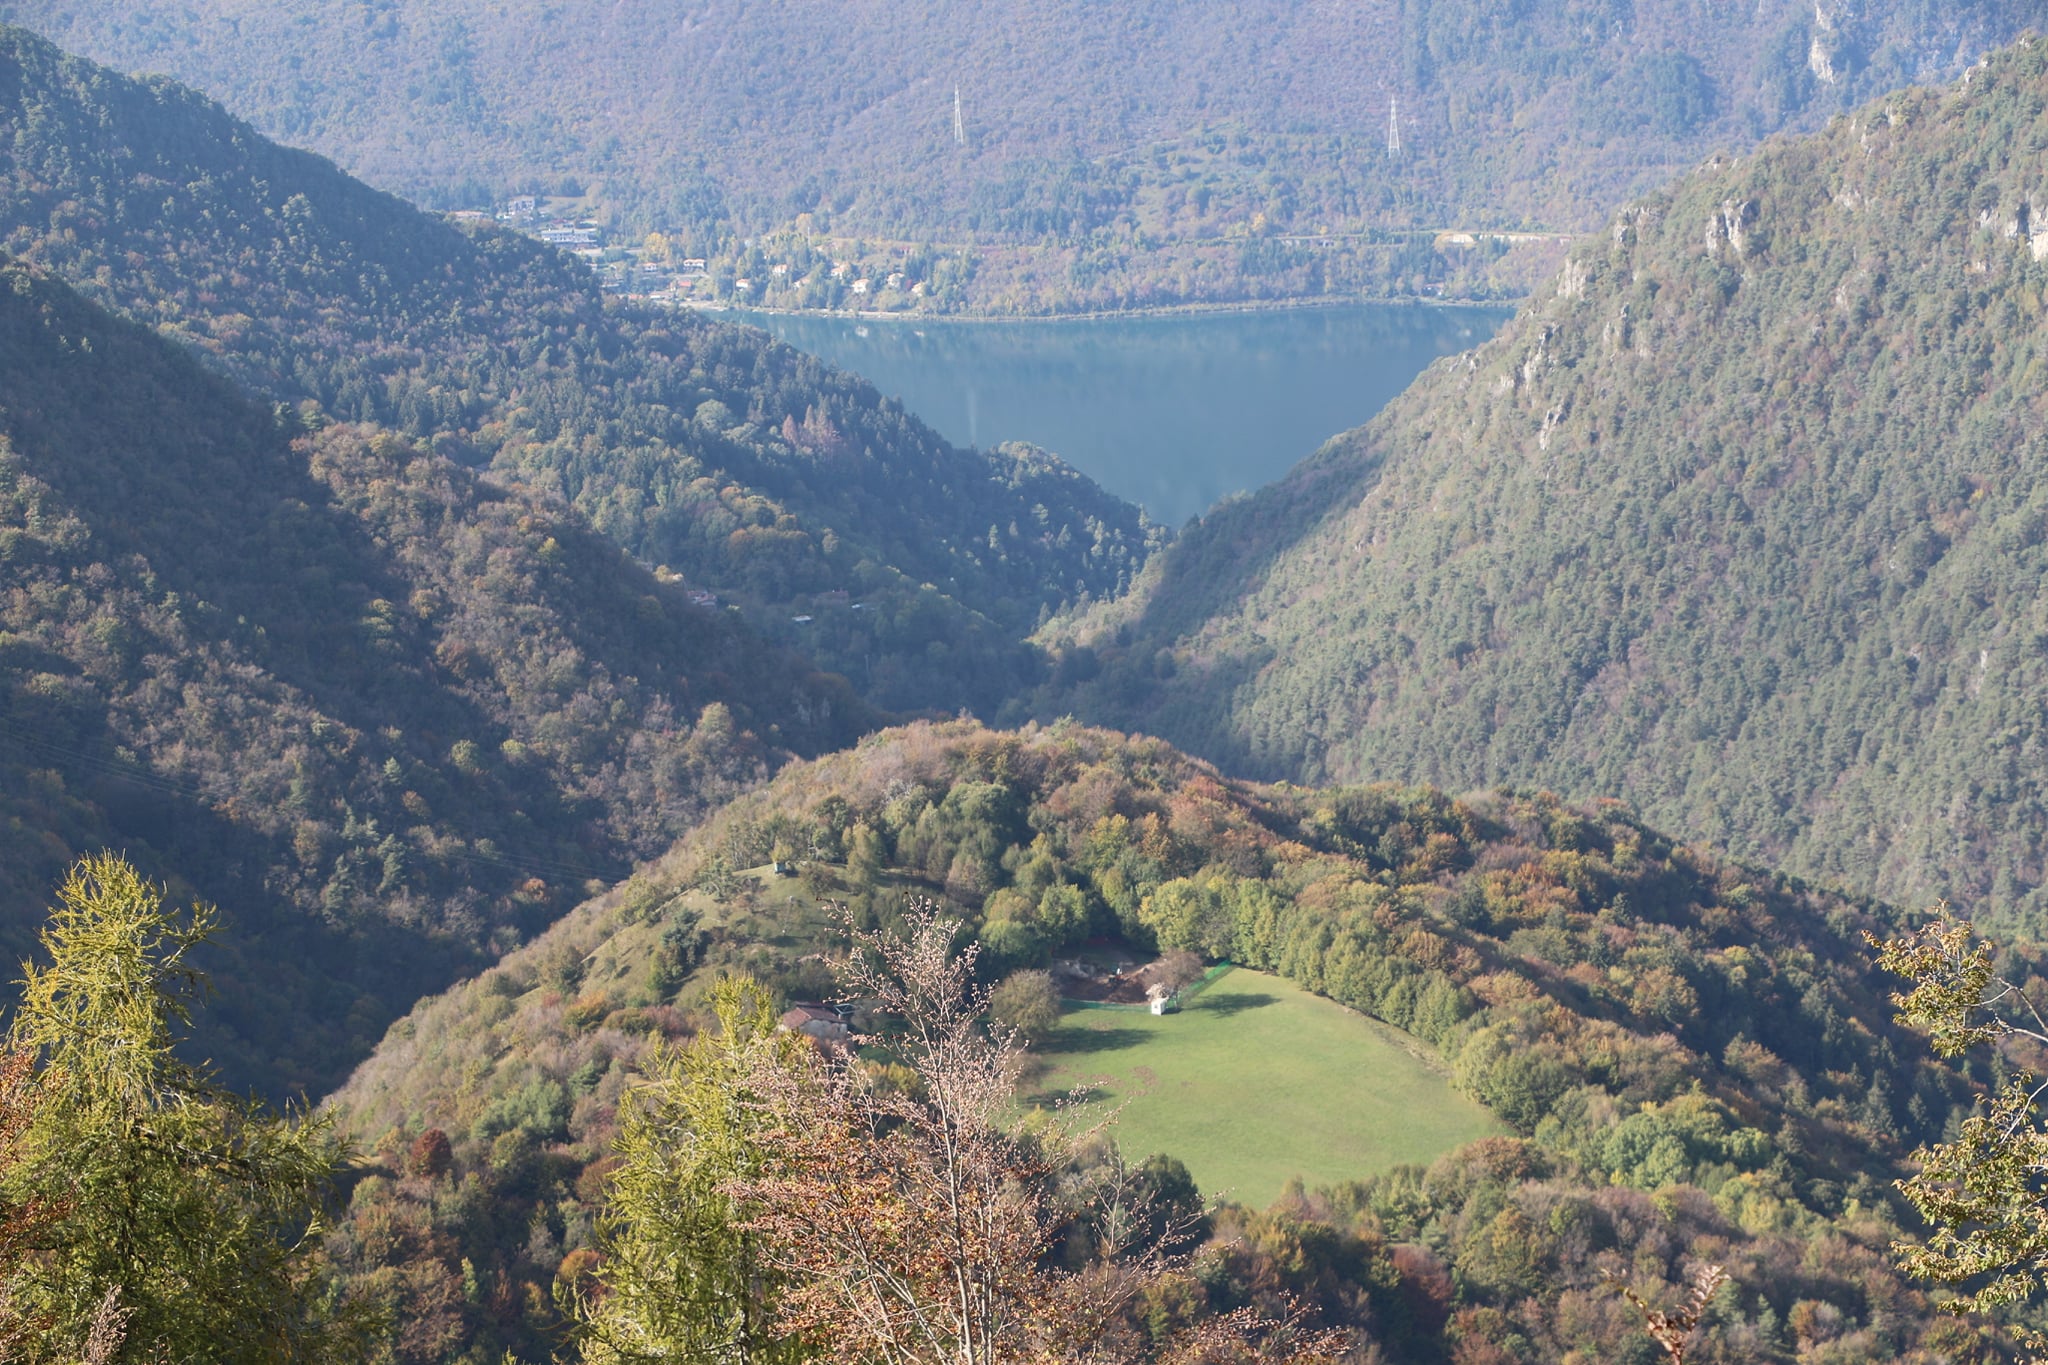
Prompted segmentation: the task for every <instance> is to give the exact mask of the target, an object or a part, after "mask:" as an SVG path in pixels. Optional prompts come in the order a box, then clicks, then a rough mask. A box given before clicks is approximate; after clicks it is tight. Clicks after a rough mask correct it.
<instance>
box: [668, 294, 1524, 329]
mask: <svg viewBox="0 0 2048 1365" xmlns="http://www.w3.org/2000/svg"><path fill="white" fill-rule="evenodd" d="M1524 301H1525V298H1513V299H1418V298H1413V297H1401V298H1366V297H1364V296H1359V297H1355V298H1354V297H1349V296H1346V297H1343V298H1333V297H1317V298H1301V299H1246V300H1243V301H1241V302H1237V303H1170V304H1159V305H1156V306H1153V307H1147V308H1123V309H1116V310H1114V311H1095V312H1085V313H919V312H890V311H887V310H884V309H866V308H853V309H848V308H761V307H756V306H754V305H752V304H737V303H682V304H676V305H672V306H673V307H675V308H677V309H679V310H687V311H689V312H693V313H735V314H739V315H740V316H741V317H743V318H744V317H773V318H817V319H820V320H823V321H841V322H916V323H920V324H926V323H939V324H944V323H950V322H959V323H974V324H977V325H978V324H983V323H994V322H1000V323H1060V322H1135V321H1139V320H1141V319H1144V318H1199V317H1237V316H1246V315H1251V314H1258V313H1300V312H1312V311H1318V310H1323V309H1330V308H1417V309H1435V308H1446V309H1454V308H1491V309H1499V310H1502V311H1505V312H1513V311H1514V310H1515V309H1517V308H1520V307H1521V306H1522V304H1523V302H1524Z"/></svg>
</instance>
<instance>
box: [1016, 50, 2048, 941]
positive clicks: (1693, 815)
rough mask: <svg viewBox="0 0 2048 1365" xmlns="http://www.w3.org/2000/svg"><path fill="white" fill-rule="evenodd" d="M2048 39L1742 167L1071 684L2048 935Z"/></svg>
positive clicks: (1150, 611) (1346, 770)
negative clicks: (1529, 792) (2045, 708)
mask: <svg viewBox="0 0 2048 1365" xmlns="http://www.w3.org/2000/svg"><path fill="white" fill-rule="evenodd" d="M2044 153H2048V44H2043V43H2039V42H2035V43H2031V44H2022V45H2020V46H2018V47H2016V48H2014V49H2011V50H2008V51H2005V52H2003V53H2001V54H1998V55H1997V56H1995V57H1994V58H1992V59H1991V60H1989V61H1988V63H1987V64H1985V65H1983V66H1980V67H1978V68H1976V69H1974V70H1972V71H1971V72H1969V73H1968V74H1967V75H1966V76H1965V77H1964V78H1963V79H1962V80H1961V81H1959V82H1958V83H1956V84H1954V85H1950V86H1945V87H1938V88H1932V89H1917V90H1913V91H1909V92H1906V93H1903V94H1900V95H1897V96H1893V97H1889V98H1887V99H1885V100H1883V101H1881V102H1879V103H1877V104H1874V105H1872V106H1869V107H1867V108H1865V109H1863V110H1862V111H1860V112H1858V113H1857V114H1855V115H1853V116H1850V117H1844V118H1841V119H1839V120H1837V121H1835V122H1833V123H1832V124H1830V125H1829V127H1828V128H1827V129H1826V131H1824V132H1822V133H1820V134H1817V135H1815V136H1812V137H1807V138H1801V139H1798V140H1792V141H1786V142H1780V143H1774V144H1772V145H1771V146H1769V147H1767V148H1766V149H1765V150H1763V151H1762V152H1760V153H1759V154H1757V155H1755V156H1753V157H1747V158H1742V159H1739V160H1734V161H1728V160H1717V161H1714V162H1711V163H1709V164H1707V165H1705V166H1703V167H1701V168H1700V169H1699V170H1698V171H1697V172H1696V173H1694V174H1692V175H1689V176H1687V177H1685V178H1683V179H1682V180H1680V181H1678V182H1677V183H1676V184H1674V185H1673V186H1672V187H1671V188H1669V189H1668V190H1666V191H1664V192H1662V193H1659V194H1657V195H1654V196H1651V197H1649V198H1647V199H1645V200H1643V201H1642V202H1640V203H1638V204H1636V205H1634V206H1632V207H1630V208H1628V209H1626V210H1624V211H1623V212H1622V213H1621V214H1620V216H1618V217H1617V218H1616V219H1615V221H1614V222H1613V224H1612V227H1611V229H1610V230H1609V231H1607V232H1605V233H1602V234H1600V235H1599V236H1598V237H1597V238H1595V239H1593V240H1591V241H1589V242H1587V243H1586V244H1584V245H1583V246H1581V247H1580V248H1578V249H1577V250H1575V251H1574V253H1573V255H1572V258H1571V260H1570V263H1569V264H1568V265H1567V267H1566V268H1565V270H1564V271H1563V273H1562V274H1561V275H1560V276H1559V277H1558V278H1557V280H1556V281H1555V283H1554V285H1553V286H1552V287H1551V288H1549V289H1548V290H1546V291H1545V292H1544V294H1543V295H1542V296H1541V297H1540V298H1539V299H1538V300H1536V301H1534V302H1532V303H1531V304H1529V305H1528V306H1527V307H1525V308H1524V310H1523V311H1522V313H1521V315H1520V316H1519V317H1517V318H1516V319H1515V320H1514V321H1513V322H1511V323H1510V324H1509V325H1508V326H1507V327H1506V328H1505V329H1504V330H1503V331H1502V332H1501V333H1500V334H1499V335H1498V336H1497V337H1496V338H1494V339H1493V340H1492V341H1491V342H1489V343H1488V344H1486V345H1484V346H1482V347H1480V348H1478V349H1477V350H1476V351H1474V352H1472V353H1470V354H1468V355H1467V356H1463V357H1459V358H1456V359H1453V360H1448V361H1444V362H1440V363H1439V364H1438V365H1437V366H1435V367H1434V368H1433V369H1432V370H1430V371H1429V372H1428V373H1426V374H1425V375H1424V376H1423V378H1422V379H1421V380H1419V381H1418V382H1417V383H1416V384H1415V385H1414V386H1413V388H1412V389H1411V390H1410V391H1409V392H1408V393H1407V394H1406V395H1404V396H1403V397H1402V398H1401V399H1400V400H1398V401H1397V402H1396V403H1394V404H1393V405H1392V406H1391V407H1390V408H1389V409H1388V410H1387V411H1386V412H1385V413H1384V414H1383V415H1382V416H1381V417H1380V418H1378V419H1377V420H1376V421H1375V422H1373V423H1372V424H1371V425H1369V426H1367V427H1365V428H1363V429H1361V430H1359V431H1357V432H1354V433H1352V434H1350V435H1348V436H1346V437H1343V438H1340V439H1339V440H1337V441H1336V442H1334V443H1333V444H1332V445H1331V446H1330V447H1328V448H1327V449H1325V450H1323V451H1322V452H1320V453H1319V454H1317V455H1316V456H1315V457H1314V458H1312V459H1310V460H1308V461H1306V462H1305V463H1304V464H1303V465H1301V466H1300V467H1299V468H1298V469H1296V470H1295V471H1294V472H1293V473H1292V474H1291V475H1290V476H1289V477H1288V478H1287V479H1285V480H1284V481H1282V482H1281V483H1280V484H1278V485H1276V486H1275V487H1273V488H1270V489H1268V490H1266V491H1264V492H1262V493H1260V494H1258V495H1255V496H1253V497H1252V498H1250V499H1248V500H1245V501H1242V502H1239V503H1236V504H1233V505H1230V506H1227V507H1224V508H1222V509H1220V510H1219V511H1217V512H1216V513H1215V514H1213V515H1212V516H1211V517H1210V518H1209V519H1208V520H1207V522H1206V523H1204V524H1203V525H1202V527H1201V528H1200V530H1199V531H1198V532H1196V533H1194V534H1191V535H1190V536H1188V537H1186V538H1184V539H1183V541H1182V542H1181V543H1180V544H1178V545H1177V546H1176V547H1175V548H1174V550H1173V552H1172V553H1171V554H1170V555H1169V556H1167V557H1166V558H1165V559H1164V561H1163V562H1161V563H1159V564H1158V565H1157V566H1156V571H1155V572H1154V573H1151V574H1148V576H1147V579H1146V581H1145V583H1144V584H1143V585H1142V587H1141V589H1140V591H1139V592H1138V593H1136V594H1134V595H1133V597H1132V598H1131V599H1129V600H1128V601H1126V602H1124V603H1121V604H1118V605H1117V606H1116V607H1115V608H1113V609H1111V610H1108V611H1104V612H1102V613H1099V614H1097V615H1096V616H1093V617H1091V618H1088V619H1087V620H1085V621H1083V622H1082V624H1081V626H1080V627H1079V629H1078V631H1077V632H1076V633H1074V634H1073V635H1072V636H1071V637H1070V638H1071V639H1074V640H1078V641H1080V642H1082V644H1083V646H1085V647H1082V648H1077V649H1075V650H1073V651H1071V652H1070V657H1069V658H1068V659H1067V661H1066V665H1065V668H1064V676H1066V677H1068V678H1070V679H1071V678H1080V677H1084V676H1088V675H1090V674H1094V676H1093V677H1092V680H1090V681H1087V682H1083V683H1079V684H1077V685H1076V686H1075V687H1073V688H1071V689H1068V690H1062V691H1058V692H1056V694H1054V695H1052V696H1050V697H1048V698H1047V699H1046V701H1045V710H1046V712H1047V713H1048V714H1059V713H1061V712H1064V711H1068V710H1073V711H1077V712H1079V713H1080V714H1083V715H1085V716H1088V717H1093V718H1100V719H1102V720H1104V721H1106V722H1108V723H1112V724H1124V725H1138V726H1143V727H1145V728H1148V729H1153V730H1156V731H1157V732H1158V733H1162V734H1165V735H1167V736H1168V737H1170V738H1173V739H1175V740H1177V741H1179V742H1181V743H1185V744H1187V745H1188V746H1189V747H1191V748H1192V749H1194V750H1196V751H1199V752H1202V753H1205V754H1207V755H1209V756H1211V757H1212V758H1215V759H1217V760H1218V761H1220V762H1224V763H1226V764H1229V765H1232V766H1233V767H1235V768H1237V769H1239V770H1242V771H1247V772H1256V773H1262V774H1267V775H1279V774H1289V775H1294V776H1298V777H1301V778H1305V779H1308V780H1316V781H1325V780H1351V779H1356V778H1359V777H1363V776H1401V777H1406V778H1412V779H1414V780H1428V781H1434V782H1440V783H1444V784H1447V785H1450V786H1452V787H1455V788H1463V787H1469V786H1475V785H1489V784H1492V783H1494V782H1498V781H1513V782H1523V781H1527V782H1540V783H1544V784H1546V785H1549V786H1551V787H1553V788H1555V789H1557V790H1559V791H1562V792H1566V793H1571V794H1577V795H1582V796H1591V795H1596V794H1607V795H1616V796H1621V797H1624V798H1626V799H1628V800H1629V801H1631V802H1632V803H1634V804H1635V805H1636V806H1637V807H1638V808H1639V809H1640V810H1642V811H1643V812H1644V814H1645V816H1646V818H1648V819H1651V820H1653V821H1656V822H1658V823H1660V824H1662V825H1665V826H1666V827H1669V828H1673V829H1677V830H1681V831H1683V832H1684V833H1685V834H1686V835H1687V836H1688V837H1693V838H1700V839H1705V840H1709V841H1711V842H1714V843H1715V844H1717V845H1721V846H1724V847H1728V848H1730V849H1732V850H1734V851H1735V852H1736V853H1737V854H1738V856H1747V857H1762V858H1768V859H1770V860H1773V861H1775V862H1778V863H1779V864H1781V865H1783V866H1785V867H1787V868H1789V869H1792V870H1794V871H1797V872H1799V873H1802V874H1804V875H1809V876H1819V877H1825V878H1834V879H1840V880H1842V881H1843V882H1846V883H1847V884H1849V885H1852V886H1855V887H1859V888H1862V889H1864V890H1867V891H1874V892H1878V893H1882V894H1884V895H1887V896H1890V897H1893V898H1897V899H1899V900H1903V901H1908V902H1914V901H1923V900H1926V899H1929V898H1932V897H1934V896H1937V895H1945V896H1949V897H1953V898H1955V899H1956V900H1958V901H1959V902H1961V903H1963V904H1967V905H1969V906H1971V907H1972V908H1973V909H1976V910H1984V911H1995V912H1997V913H2000V914H2005V915H2010V916H2015V917H2017V919H2018V920H2019V922H2021V923H2023V924H2024V925H2025V926H2026V927H2027V928H2028V930H2029V931H2030V932H2032V933H2035V934H2039V933H2042V932H2048V897H2044V892H2043V890H2042V887H2043V883H2044V879H2048V799H2044V798H2048V788H2044V771H2048V770H2044V767H2043V753H2044V741H2048V734H2044V717H2043V714H2042V710H2041V698H2042V697H2043V696H2044V695H2048V658H2044V654H2043V644H2044V641H2048V633H2044V632H2048V596H2044V594H2043V583H2044V581H2048V578H2044V574H2048V532H2044V527H2048V463H2044V456H2048V445H2044V431H2043V410H2044V404H2048V368H2044V365H2048V351H2044V349H2043V348H2044V332H2043V328H2042V310H2043V300H2044V294H2048V182H2044V181H2043V179H2042V171H2041V167H2042V164H2043V156H2044Z"/></svg>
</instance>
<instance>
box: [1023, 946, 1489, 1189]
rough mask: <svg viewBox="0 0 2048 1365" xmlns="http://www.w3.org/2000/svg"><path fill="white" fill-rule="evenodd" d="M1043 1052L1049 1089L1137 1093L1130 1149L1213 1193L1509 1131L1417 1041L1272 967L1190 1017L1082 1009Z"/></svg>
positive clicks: (1357, 1167) (1109, 1099)
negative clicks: (1185, 1172)
mask: <svg viewBox="0 0 2048 1365" xmlns="http://www.w3.org/2000/svg"><path fill="white" fill-rule="evenodd" d="M1041 1055H1042V1056H1043V1058H1044V1060H1045V1061H1046V1063H1047V1064H1048V1066H1049V1067H1050V1070H1049V1072H1048V1074H1046V1075H1045V1076H1044V1077H1043V1078H1041V1079H1040V1080H1039V1081H1038V1082H1037V1085H1038V1087H1039V1090H1040V1092H1041V1095H1044V1096H1049V1095H1052V1094H1056V1093H1058V1092H1059V1091H1062V1090H1068V1089H1073V1088H1076V1087H1088V1088H1089V1090H1090V1092H1091V1099H1090V1101H1089V1104H1090V1106H1091V1107H1092V1106H1094V1105H1101V1106H1103V1107H1104V1108H1105V1109H1106V1108H1107V1107H1108V1106H1110V1105H1113V1104H1117V1103H1119V1102H1120V1103H1122V1104H1123V1106H1124V1107H1123V1111H1122V1113H1121V1115H1120V1116H1119V1118H1118V1120H1117V1126H1116V1133H1117V1141H1118V1144H1119V1145H1120V1146H1121V1147H1122V1148H1123V1150H1124V1152H1125V1154H1126V1155H1128V1156H1130V1157H1132V1158H1134V1159H1135V1158H1138V1157H1143V1156H1145V1155H1147V1154H1148V1153H1151V1152H1171V1153H1172V1154H1173V1155H1174V1156H1177V1157H1179V1158H1180V1159H1181V1160H1182V1161H1185V1162H1186V1163H1187V1164H1188V1169H1189V1170H1190V1171H1192V1172H1193V1173H1194V1176H1195V1179H1196V1181H1197V1182H1198V1183H1199V1184H1200V1185H1201V1187H1202V1191H1203V1193H1205V1194H1210V1195H1222V1196H1225V1197H1227V1198H1230V1199H1233V1200H1235V1201H1237V1202H1238V1203H1241V1204H1250V1205H1254V1206H1258V1207H1263V1206H1265V1205H1266V1204H1268V1203H1270V1202H1271V1201H1272V1200H1273V1199H1274V1198H1276V1197H1277V1196H1278V1195H1279V1194H1280V1191H1281V1188H1282V1186H1284V1185H1285V1184H1286V1182H1287V1180H1288V1179H1289V1178H1290V1177H1292V1176H1296V1175H1299V1176H1301V1177H1302V1179H1303V1180H1304V1181H1306V1182H1307V1183H1308V1184H1310V1185H1317V1184H1329V1183H1332V1182H1335V1181H1339V1180H1346V1179H1355V1178H1357V1177H1360V1176H1364V1175H1370V1174H1372V1173H1374V1172H1377V1171H1382V1170H1385V1169H1386V1168H1388V1167H1389V1166H1395V1165H1399V1164H1401V1163H1403V1162H1417V1163H1427V1162H1429V1161H1430V1160H1432V1159H1434V1158H1435V1157H1437V1156H1438V1155H1440V1154H1442V1153H1443V1152H1445V1151H1448V1150H1449V1149H1450V1148H1452V1147H1456V1146H1458V1145H1460V1144H1461V1143H1466V1142H1470V1141H1472V1140H1474V1139H1476V1138H1482V1137H1486V1136H1488V1135H1490V1134H1493V1133H1499V1132H1503V1131H1505V1130H1504V1129H1503V1128H1502V1126H1501V1125H1500V1123H1499V1122H1498V1121H1497V1120H1495V1119H1494V1118H1493V1116H1492V1115H1490V1114H1488V1113H1487V1112H1486V1110H1485V1109H1484V1108H1483V1107H1481V1106H1480V1105H1479V1104H1478V1103H1477V1102H1475V1101H1473V1100H1471V1099H1468V1098H1466V1097H1465V1096H1463V1095H1461V1094H1459V1093H1457V1092H1456V1091H1455V1090H1453V1089H1452V1088H1451V1086H1450V1082H1449V1081H1448V1080H1446V1079H1445V1078H1444V1076H1443V1075H1442V1074H1441V1073H1440V1071H1438V1070H1436V1069H1435V1064H1434V1059H1433V1058H1432V1057H1431V1055H1430V1053H1429V1050H1428V1048H1427V1047H1426V1046H1425V1045H1424V1044H1422V1043H1421V1042H1420V1041H1419V1040H1417V1039H1414V1038H1412V1037H1410V1036H1409V1035H1407V1034H1404V1033H1401V1032H1399V1031H1398V1030H1395V1029H1392V1028H1389V1027H1387V1026H1386V1025H1384V1024H1381V1023H1379V1022H1378V1021H1376V1020H1372V1019H1368V1018H1366V1017H1365V1016H1364V1015H1361V1014H1357V1013H1354V1012H1353V1011H1351V1010H1347V1009H1345V1008H1343V1007H1342V1006H1340V1005H1337V1004H1334V1003H1332V1002H1330V1001H1328V1000H1324V999H1322V998H1321V997H1319V996H1315V995H1311V994H1309V993H1308V992H1307V991H1305V990H1303V989H1302V988H1301V987H1299V986H1296V985H1294V984H1293V983H1292V982H1289V981H1284V980H1282V979H1281V978H1279V977H1276V976H1268V975H1266V974H1265V973H1263V972H1250V971H1244V970H1238V971H1234V972H1230V973H1228V974H1227V975H1225V976H1223V977H1222V978H1220V979H1219V980H1217V981H1216V982H1215V983H1214V984H1212V985H1211V986H1209V988H1208V989H1207V990H1205V991H1203V992H1202V993H1201V994H1200V995H1199V996H1197V997H1196V998H1195V999H1194V1000H1193V1001H1192V1002H1191V1003H1190V1004H1189V1005H1188V1007H1187V1008H1186V1009H1185V1010H1183V1011H1181V1012H1180V1013H1178V1014H1169V1015H1165V1016H1161V1017H1154V1016H1153V1015H1151V1014H1148V1013H1146V1012H1144V1011H1143V1010H1102V1009H1095V1010H1072V1011H1070V1012H1069V1013H1068V1014H1067V1016H1066V1019H1065V1020H1064V1022H1063V1024H1062V1027H1061V1028H1060V1029H1059V1031H1058V1032H1056V1033H1055V1034H1054V1035H1053V1037H1052V1038H1051V1040H1050V1041H1049V1042H1048V1043H1047V1044H1046V1046H1045V1048H1044V1049H1043V1050H1042V1054H1041Z"/></svg>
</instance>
